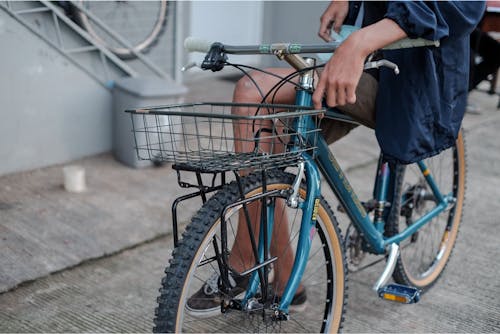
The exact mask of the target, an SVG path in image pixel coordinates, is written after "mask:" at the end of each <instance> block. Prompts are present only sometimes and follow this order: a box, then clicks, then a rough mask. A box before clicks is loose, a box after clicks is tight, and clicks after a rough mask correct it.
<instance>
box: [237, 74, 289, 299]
mask: <svg viewBox="0 0 500 334" xmlns="http://www.w3.org/2000/svg"><path fill="white" fill-rule="evenodd" d="M268 71H272V72H273V73H275V74H277V75H279V76H281V77H284V76H286V75H288V74H290V73H292V71H293V70H291V69H283V68H273V69H268ZM252 77H253V79H254V80H255V81H256V83H257V84H258V85H259V87H260V89H261V90H262V92H264V94H266V93H267V91H268V90H269V89H271V88H272V87H273V86H274V85H275V84H276V83H277V82H278V81H279V79H278V78H276V77H272V76H269V75H267V74H263V73H252ZM294 99H295V86H294V85H293V84H286V85H284V86H283V87H282V88H281V89H280V90H279V91H278V93H277V94H276V95H274V99H273V100H272V101H271V100H266V101H265V102H266V103H276V104H294V102H295V101H294ZM233 102H237V103H260V102H262V97H261V96H260V94H259V92H258V90H257V89H256V87H255V85H254V83H253V82H252V81H251V80H250V79H249V78H246V77H244V78H242V79H241V80H240V81H238V83H237V84H236V87H235V90H234V94H233ZM255 112H256V109H255V108H243V107H235V108H233V110H232V113H233V114H236V115H242V116H247V115H249V114H251V115H253V114H254V113H255ZM259 112H260V113H261V114H262V113H265V112H266V110H265V109H262V110H260V111H259ZM246 125H247V124H246V123H243V122H235V125H234V135H235V138H253V136H254V133H253V131H254V130H255V129H252V128H251V127H248V126H246ZM268 145H271V143H268ZM253 149H254V143H253V142H251V141H235V151H236V152H250V151H252V150H253ZM242 174H245V172H243V173H242ZM247 207H248V213H249V216H250V222H251V225H252V229H253V231H254V235H255V239H256V240H258V234H259V221H260V215H261V211H260V205H259V203H251V204H249V205H248V206H247ZM284 209H285V204H284V202H283V201H281V200H279V201H277V202H276V208H275V212H276V214H277V215H278V214H282V213H283V212H284V211H285V210H284ZM288 238H289V232H288V223H287V221H286V220H283V218H282V217H276V218H275V228H274V230H273V234H272V245H271V253H272V254H273V255H274V256H278V260H277V261H276V262H275V266H274V268H275V270H274V275H275V276H274V282H275V284H276V287H277V288H278V293H281V292H282V291H283V289H284V286H285V284H286V282H287V281H288V277H289V276H290V272H291V269H292V266H293V261H294V258H293V253H292V249H291V248H290V247H287V245H288V241H289V239H288ZM234 245H236V246H233V250H232V252H231V256H230V258H229V263H230V265H231V266H232V267H233V268H234V269H235V270H237V271H243V270H245V269H248V268H250V267H252V266H253V265H255V260H254V257H253V251H252V247H251V244H250V236H249V233H248V228H247V226H246V218H245V216H244V213H243V212H242V211H240V215H239V224H238V229H237V232H236V237H235V241H234ZM285 247H286V248H285Z"/></svg>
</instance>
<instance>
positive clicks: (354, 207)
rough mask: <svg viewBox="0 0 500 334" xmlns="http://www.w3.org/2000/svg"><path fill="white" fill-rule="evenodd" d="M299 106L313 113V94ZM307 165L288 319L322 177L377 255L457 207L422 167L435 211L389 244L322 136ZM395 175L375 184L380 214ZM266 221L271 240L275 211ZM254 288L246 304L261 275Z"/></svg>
mask: <svg viewBox="0 0 500 334" xmlns="http://www.w3.org/2000/svg"><path fill="white" fill-rule="evenodd" d="M295 102H296V105H299V106H304V107H308V108H309V107H310V106H311V105H312V93H311V91H309V90H298V91H297V94H296V101H295ZM325 117H327V118H331V119H335V120H340V121H351V122H352V121H353V120H352V119H350V118H349V117H348V116H346V115H344V114H341V113H339V112H337V111H335V110H333V109H330V110H328V111H327V112H326V114H325ZM303 127H308V128H311V127H314V123H313V120H312V119H311V116H303V117H302V118H301V120H300V124H298V125H297V133H298V134H299V135H300V133H301V128H303ZM303 161H304V167H305V169H304V171H305V177H306V185H307V195H306V198H305V200H304V202H302V203H300V208H301V209H302V210H303V215H302V222H301V227H300V235H299V240H298V246H297V253H296V257H295V262H294V266H293V269H292V273H291V276H290V279H289V281H288V283H287V286H286V288H285V290H284V293H283V296H282V298H281V302H280V305H279V310H280V311H282V312H284V313H285V314H287V313H288V307H289V305H290V303H291V301H292V299H293V297H294V294H295V291H296V290H297V288H298V286H299V284H300V281H301V278H302V274H303V272H304V270H305V267H306V265H307V260H308V256H309V250H310V247H311V242H312V236H313V235H314V231H313V229H314V228H315V224H316V221H315V220H316V217H315V215H316V212H315V210H316V209H317V206H318V202H319V198H320V194H321V182H320V173H321V174H322V175H323V176H324V177H325V180H326V182H327V183H328V185H329V186H330V188H331V189H332V190H333V192H334V193H335V195H336V197H337V198H338V200H339V201H340V203H341V204H342V206H343V208H344V209H345V212H346V213H347V215H348V216H349V218H350V220H351V221H352V223H353V224H354V226H355V227H356V229H357V230H358V231H359V232H360V234H361V235H363V236H364V239H365V242H366V245H367V247H368V249H369V250H370V252H372V253H374V254H385V253H386V251H387V249H388V247H389V246H390V245H391V244H399V243H400V242H401V241H402V240H404V239H406V238H408V237H410V236H411V235H412V234H414V233H415V232H417V231H418V230H419V229H420V228H421V227H422V226H424V225H425V224H427V223H429V222H430V221H431V220H432V219H433V218H434V217H436V216H437V215H439V214H440V213H441V212H443V211H444V210H446V209H447V208H448V206H449V205H450V204H452V203H453V201H454V198H453V196H452V194H451V193H450V194H442V193H441V192H440V190H439V188H438V186H437V185H436V183H435V181H434V179H433V177H432V175H431V174H430V172H429V169H428V168H427V167H426V165H425V163H424V162H423V161H420V162H418V166H419V168H420V170H421V172H422V174H423V175H424V177H425V180H426V182H427V183H428V185H429V187H430V188H431V189H432V193H433V195H434V199H435V202H436V206H435V207H434V208H433V209H432V210H430V211H429V212H428V213H427V214H425V215H424V216H422V217H421V218H420V219H418V220H416V221H415V222H414V223H413V224H412V225H411V226H409V227H407V228H406V229H405V230H403V231H402V232H400V233H398V234H396V235H394V236H392V237H390V238H387V237H385V236H384V220H383V217H381V216H379V217H378V219H377V218H375V219H374V220H372V219H371V218H370V216H369V215H368V214H367V212H366V210H365V208H364V207H363V205H362V204H361V202H360V200H359V199H358V197H357V196H356V194H355V192H354V190H353V188H352V187H351V185H350V183H349V181H348V180H347V177H346V176H345V174H344V173H343V171H342V170H341V168H340V166H339V164H338V163H337V161H336V159H335V157H334V156H333V154H332V152H331V151H330V149H329V148H328V144H327V143H326V141H325V139H324V138H323V137H322V136H318V138H317V149H316V153H315V157H314V158H313V157H312V156H310V155H308V154H303ZM394 173H395V171H394V170H392V169H391V168H390V167H389V164H388V163H386V162H381V163H379V170H378V173H377V178H376V181H375V191H374V198H375V201H376V203H377V204H379V205H381V206H382V207H381V208H380V209H381V210H383V208H384V207H385V204H386V203H387V200H388V198H389V199H391V197H390V196H392V194H391V193H390V190H389V188H391V187H390V184H391V182H393V180H394ZM266 220H267V224H260V226H261V227H260V228H261V233H260V235H261V236H262V235H268V236H269V235H271V232H272V228H273V224H274V206H273V205H269V206H267V214H266ZM266 228H267V231H266V232H264V229H266ZM263 239H264V238H259V245H258V250H259V260H260V261H259V262H262V261H264V252H265V249H266V248H267V249H268V248H269V243H270V240H266V243H267V246H266V247H264V244H265V243H264V240H263ZM268 239H270V238H268ZM250 282H251V283H250V286H249V288H248V290H247V293H246V296H245V298H244V300H243V302H246V301H248V300H249V298H251V297H252V296H254V295H255V294H256V292H257V289H258V286H259V277H258V275H257V272H254V273H253V276H252V279H251V281H250Z"/></svg>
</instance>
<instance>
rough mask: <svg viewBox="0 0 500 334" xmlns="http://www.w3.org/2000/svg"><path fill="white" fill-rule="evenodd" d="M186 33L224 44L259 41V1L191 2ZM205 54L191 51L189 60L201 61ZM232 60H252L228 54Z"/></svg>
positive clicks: (260, 6) (260, 5)
mask: <svg viewBox="0 0 500 334" xmlns="http://www.w3.org/2000/svg"><path fill="white" fill-rule="evenodd" d="M189 5H190V6H189V11H188V13H189V29H188V31H186V36H194V37H198V38H203V39H206V40H208V41H219V42H222V43H226V44H258V43H260V42H261V40H262V31H263V28H264V27H263V25H262V21H263V17H264V12H263V8H264V6H265V2H262V1H190V2H189ZM204 56H205V55H203V54H201V53H193V54H190V55H189V60H190V61H196V62H198V63H201V61H202V60H203V58H204ZM230 58H231V59H230V60H231V61H232V62H238V63H248V62H255V57H251V56H230Z"/></svg>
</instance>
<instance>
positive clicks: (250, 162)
mask: <svg viewBox="0 0 500 334" xmlns="http://www.w3.org/2000/svg"><path fill="white" fill-rule="evenodd" d="M231 110H234V111H237V112H236V113H232V112H231ZM127 112H129V113H131V116H132V125H133V132H134V135H135V143H136V150H137V156H138V158H139V159H141V160H153V161H167V162H173V164H174V168H176V169H179V170H190V171H197V172H211V173H213V172H222V171H235V170H241V169H252V170H261V169H267V168H279V167H285V166H288V165H291V164H293V163H294V162H296V161H297V160H299V159H300V156H301V154H302V153H304V152H307V153H309V154H310V155H314V153H315V149H316V143H317V137H318V135H319V132H320V131H321V130H320V129H319V122H320V119H321V117H316V116H318V115H319V114H321V113H323V111H322V110H311V109H308V108H304V107H300V106H293V105H276V104H239V103H198V104H180V105H172V106H161V107H152V108H143V109H136V110H127ZM242 115H243V116H242ZM247 115H248V116H247ZM304 116H312V117H310V119H311V120H312V122H309V124H308V125H307V124H306V122H304ZM297 126H299V127H300V128H301V133H300V135H299V134H297V131H296V130H295V129H296V128H297Z"/></svg>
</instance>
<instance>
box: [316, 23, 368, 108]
mask: <svg viewBox="0 0 500 334" xmlns="http://www.w3.org/2000/svg"><path fill="white" fill-rule="evenodd" d="M359 43H360V40H359V39H358V38H357V35H356V33H353V34H352V35H351V36H350V37H349V38H347V39H346V40H345V41H344V42H343V43H342V44H341V45H340V46H339V48H338V49H337V50H336V51H335V53H334V54H333V56H332V58H330V60H329V61H328V63H327V64H326V65H325V69H324V71H323V72H322V73H321V77H320V79H319V83H318V85H317V87H316V90H315V92H314V94H313V98H312V99H313V103H314V108H315V109H321V108H322V102H323V98H326V103H327V105H328V106H330V107H335V106H343V105H345V104H347V103H350V104H352V103H355V102H356V87H357V86H358V82H359V79H360V78H361V74H362V73H363V67H364V62H365V58H366V56H367V54H366V51H365V50H364V49H363V48H362V47H361V46H362V45H359Z"/></svg>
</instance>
